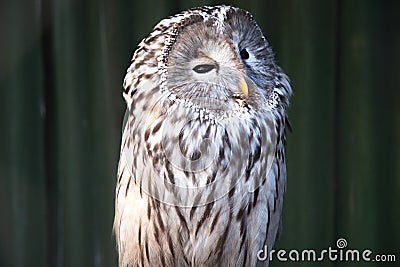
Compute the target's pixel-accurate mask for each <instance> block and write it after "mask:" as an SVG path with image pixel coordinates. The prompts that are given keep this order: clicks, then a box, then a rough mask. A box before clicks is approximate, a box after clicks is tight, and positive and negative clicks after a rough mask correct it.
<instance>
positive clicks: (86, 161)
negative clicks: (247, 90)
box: [0, 0, 400, 267]
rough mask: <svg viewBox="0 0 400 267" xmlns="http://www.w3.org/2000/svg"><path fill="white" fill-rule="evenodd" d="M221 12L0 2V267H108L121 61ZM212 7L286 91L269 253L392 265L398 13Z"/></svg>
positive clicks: (288, 4)
mask: <svg viewBox="0 0 400 267" xmlns="http://www.w3.org/2000/svg"><path fill="white" fill-rule="evenodd" d="M220 3H221V2H219V1H194V0H192V1H183V0H180V1H179V0H175V1H168V2H166V1H156V0H145V1H141V2H140V3H139V2H134V1H126V0H124V1H122V0H120V1H112V0H100V1H95V0H88V1H81V0H16V1H13V0H5V1H4V0H3V1H1V3H0V57H1V58H0V86H1V87H0V88H1V91H0V116H1V131H0V137H1V138H0V211H1V213H0V216H1V217H0V266H18V267H19V266H78V267H79V266H116V264H117V260H116V253H115V242H114V240H113V237H112V221H113V215H114V185H115V180H116V168H117V161H118V157H119V145H120V139H121V125H122V120H123V114H124V110H125V104H124V102H123V99H122V94H121V93H122V81H123V78H124V75H125V72H126V69H127V67H128V65H129V63H130V59H131V57H132V55H133V51H134V50H135V48H136V45H137V44H138V42H139V41H140V40H141V39H142V38H143V37H145V36H146V35H147V34H148V33H149V32H150V31H151V29H152V27H153V26H154V25H155V24H156V23H157V22H158V21H160V20H161V19H162V18H164V17H166V16H168V15H172V14H174V13H176V12H178V11H180V10H183V9H186V8H189V7H193V6H199V5H205V4H212V5H214V4H220ZM225 3H226V4H233V5H236V6H239V7H242V8H244V9H247V10H249V11H250V12H251V13H252V14H253V15H254V17H255V19H256V20H257V22H258V23H259V25H260V27H261V28H262V29H263V31H264V33H265V36H266V37H267V39H268V40H269V41H270V43H271V45H272V47H273V49H274V51H275V53H276V58H277V61H278V63H279V64H280V65H281V66H282V67H283V69H284V70H285V72H286V73H287V74H288V75H289V77H290V78H291V81H292V86H293V89H294V97H293V99H292V105H291V107H290V110H289V113H290V118H291V121H292V124H293V132H292V133H290V134H289V135H288V153H287V154H288V155H287V157H288V160H287V161H288V190H287V195H286V199H285V205H284V224H283V227H284V228H283V233H282V236H281V239H280V241H279V243H278V244H277V246H276V248H278V249H279V248H283V249H286V250H290V249H310V248H314V249H327V248H328V247H333V248H336V240H337V239H338V238H339V237H342V238H345V239H346V240H347V242H348V248H354V249H360V250H364V249H371V250H372V251H373V252H374V254H377V253H381V254H395V255H396V256H397V264H399V262H400V253H399V248H400V208H399V207H398V205H399V204H400V30H399V29H400V17H399V14H400V2H399V1H378V0H375V1H373V0H365V1H361V0H349V1H345V0H327V1H320V0H310V1H306V0H280V1H278V0H275V1H265V0H258V1H252V2H251V3H250V1H226V2H225ZM271 265H272V266H293V265H295V266H310V265H314V266H316V265H321V263H319V264H317V263H315V264H312V263H309V262H306V263H302V264H301V263H293V262H289V263H280V262H277V261H274V262H273V263H272V264H271ZM322 265H323V266H376V265H378V264H377V263H369V264H368V265H365V263H363V262H358V263H357V262H352V263H345V262H329V261H324V262H323V263H322ZM386 265H389V264H386ZM397 266H398V265H397Z"/></svg>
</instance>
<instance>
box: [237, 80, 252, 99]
mask: <svg viewBox="0 0 400 267" xmlns="http://www.w3.org/2000/svg"><path fill="white" fill-rule="evenodd" d="M238 86H239V90H240V92H242V93H243V94H244V96H245V97H247V96H248V95H249V87H248V86H247V83H246V80H245V79H244V77H242V78H240V81H239V85H238Z"/></svg>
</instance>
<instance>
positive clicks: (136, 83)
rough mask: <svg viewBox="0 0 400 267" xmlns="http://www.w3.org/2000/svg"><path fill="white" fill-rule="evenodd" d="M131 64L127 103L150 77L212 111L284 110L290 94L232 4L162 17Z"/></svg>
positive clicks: (255, 32)
mask: <svg viewBox="0 0 400 267" xmlns="http://www.w3.org/2000/svg"><path fill="white" fill-rule="evenodd" d="M132 62H133V64H132V65H131V67H130V68H129V69H128V74H127V76H126V78H125V84H124V85H125V86H124V87H125V94H124V95H125V98H126V99H127V101H128V104H129V102H130V101H131V99H132V97H133V95H134V94H135V93H136V90H138V88H140V87H141V85H143V83H144V82H145V81H146V79H149V78H151V79H152V80H153V81H155V82H156V83H159V84H160V88H161V90H162V91H163V92H164V93H165V94H168V95H169V96H170V97H171V98H172V99H174V101H181V102H185V103H189V106H197V107H200V108H203V109H207V110H211V111H212V110H220V109H223V110H242V109H255V110H259V109H262V110H265V109H273V108H276V107H279V106H282V107H284V108H285V107H286V106H287V105H288V98H289V97H290V95H291V89H290V86H289V82H288V79H287V77H286V76H285V75H284V74H283V73H282V71H281V69H280V68H279V67H278V66H277V65H276V64H275V62H274V56H273V52H272V50H271V48H270V46H269V44H268V42H267V40H266V39H265V37H264V36H263V34H262V31H261V29H260V28H259V27H258V25H257V23H256V22H255V20H254V19H253V17H252V16H251V14H250V13H249V12H247V11H244V10H242V9H239V8H235V7H230V6H215V7H200V8H193V9H190V10H187V11H184V12H182V13H180V14H177V15H175V16H173V17H170V18H168V19H164V20H162V21H161V22H160V23H159V24H157V25H156V26H155V28H154V29H153V32H152V33H151V34H150V35H149V36H148V37H147V38H145V39H144V40H143V41H142V42H141V44H140V45H139V47H138V49H137V50H136V52H135V54H134V57H133V60H132Z"/></svg>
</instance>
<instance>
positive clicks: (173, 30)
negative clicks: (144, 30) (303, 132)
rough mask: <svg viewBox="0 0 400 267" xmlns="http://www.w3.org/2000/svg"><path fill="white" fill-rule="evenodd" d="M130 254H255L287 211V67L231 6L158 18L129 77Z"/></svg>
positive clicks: (124, 184) (223, 262) (230, 258)
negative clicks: (282, 66) (283, 67)
mask: <svg viewBox="0 0 400 267" xmlns="http://www.w3.org/2000/svg"><path fill="white" fill-rule="evenodd" d="M124 88H125V89H124V97H125V100H126V102H127V116H126V123H125V125H124V130H123V136H122V144H121V155H120V162H119V168H118V181H117V187H116V205H115V220H114V231H115V235H116V239H117V246H118V252H119V264H120V266H255V265H256V264H259V265H267V262H266V261H264V262H260V261H257V252H258V251H259V250H260V249H263V248H264V247H265V245H266V246H267V247H268V249H269V250H270V249H271V248H272V246H273V245H274V243H275V240H276V238H277V234H278V231H279V227H280V223H281V211H282V202H283V195H284V192H285V187H286V164H285V150H284V147H285V125H287V121H288V120H287V113H286V109H287V107H288V104H289V98H290V96H291V93H292V91H291V88H290V85H289V82H288V78H287V77H286V75H285V74H284V73H283V72H282V71H281V69H280V68H279V67H278V66H277V65H276V64H275V62H274V59H273V53H272V51H271V48H270V47H269V45H268V43H267V41H266V40H265V38H264V36H263V35H262V32H261V30H260V29H259V27H258V26H257V24H256V22H255V21H254V19H253V18H252V16H251V15H250V14H249V13H248V12H246V11H243V10H241V9H238V8H233V7H229V6H217V7H201V8H195V9H191V10H188V11H184V12H182V13H180V14H177V15H175V16H173V17H170V18H168V19H165V20H162V21H161V22H160V23H159V24H158V25H156V26H155V28H154V29H153V32H152V33H150V35H149V36H148V37H147V38H145V39H144V40H143V41H142V42H141V43H140V44H139V47H138V48H137V50H136V52H135V54H134V56H133V59H132V65H131V66H130V67H129V69H128V71H127V74H126V77H125V81H124Z"/></svg>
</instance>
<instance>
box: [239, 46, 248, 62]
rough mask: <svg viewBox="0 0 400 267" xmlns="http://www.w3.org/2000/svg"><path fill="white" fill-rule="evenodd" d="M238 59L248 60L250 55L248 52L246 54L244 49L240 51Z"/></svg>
mask: <svg viewBox="0 0 400 267" xmlns="http://www.w3.org/2000/svg"><path fill="white" fill-rule="evenodd" d="M240 57H241V58H242V59H243V60H244V59H249V57H250V55H249V52H247V50H246V48H244V49H242V50H240Z"/></svg>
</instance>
